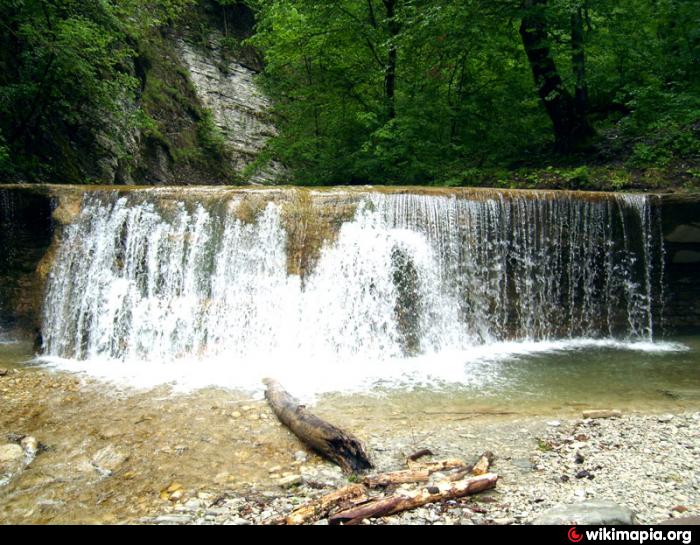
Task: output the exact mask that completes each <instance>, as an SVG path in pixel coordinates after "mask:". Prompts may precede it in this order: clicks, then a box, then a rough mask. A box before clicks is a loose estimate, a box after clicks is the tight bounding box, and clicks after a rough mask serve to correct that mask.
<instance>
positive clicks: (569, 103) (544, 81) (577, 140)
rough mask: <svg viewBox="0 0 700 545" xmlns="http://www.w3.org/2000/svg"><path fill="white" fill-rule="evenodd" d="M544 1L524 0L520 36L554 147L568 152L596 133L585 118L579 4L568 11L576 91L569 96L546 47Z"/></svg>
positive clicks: (583, 143) (574, 149)
mask: <svg viewBox="0 0 700 545" xmlns="http://www.w3.org/2000/svg"><path fill="white" fill-rule="evenodd" d="M547 4H548V0H525V1H524V4H523V8H524V10H525V12H524V14H523V17H522V19H521V22H520V36H521V38H522V42H523V47H524V48H525V52H526V53H527V58H528V60H529V62H530V68H531V69H532V75H533V77H534V79H535V85H536V87H537V92H538V94H539V96H540V99H541V100H542V104H543V105H544V107H545V110H546V111H547V115H549V118H550V119H551V121H552V126H553V128H554V141H555V149H556V151H558V152H559V153H570V152H572V151H577V150H581V149H583V148H585V147H587V146H589V145H590V141H591V138H592V137H593V136H594V134H595V131H594V130H593V127H592V126H591V124H590V123H589V121H588V99H587V91H586V81H585V52H584V44H583V16H582V8H581V6H577V7H576V8H575V9H574V11H573V13H572V15H571V50H572V66H573V69H574V72H575V75H576V91H575V95H574V96H572V95H571V93H569V91H568V90H567V89H566V87H565V86H564V83H563V81H562V78H561V76H560V75H559V72H558V70H557V66H556V64H555V62H554V58H553V56H552V52H551V50H550V47H549V35H548V31H547V18H546V12H545V9H546V8H547Z"/></svg>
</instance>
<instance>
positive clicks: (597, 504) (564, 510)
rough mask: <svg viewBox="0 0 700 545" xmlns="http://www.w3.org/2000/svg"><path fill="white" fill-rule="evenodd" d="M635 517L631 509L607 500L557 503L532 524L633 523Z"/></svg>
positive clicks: (596, 524)
mask: <svg viewBox="0 0 700 545" xmlns="http://www.w3.org/2000/svg"><path fill="white" fill-rule="evenodd" d="M636 523H637V517H636V515H635V513H634V511H632V510H631V509H629V508H628V507H625V506H623V505H618V504H616V503H612V502H607V501H591V502H582V503H574V504H569V505H557V506H556V507H553V508H551V509H549V510H548V511H545V512H544V513H542V514H541V515H539V516H538V517H537V518H535V519H534V520H533V521H532V524H534V525H551V524H557V525H561V524H565V525H569V524H577V525H592V526H605V525H612V524H620V525H633V524H636Z"/></svg>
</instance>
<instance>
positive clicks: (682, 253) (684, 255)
mask: <svg viewBox="0 0 700 545" xmlns="http://www.w3.org/2000/svg"><path fill="white" fill-rule="evenodd" d="M672 262H673V263H674V264H677V265H689V264H691V263H700V252H694V251H693V250H679V251H677V252H676V253H675V254H673V260H672Z"/></svg>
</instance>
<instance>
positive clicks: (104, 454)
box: [90, 445, 129, 477]
mask: <svg viewBox="0 0 700 545" xmlns="http://www.w3.org/2000/svg"><path fill="white" fill-rule="evenodd" d="M128 459H129V457H128V456H127V455H126V454H124V453H122V452H119V451H118V450H117V449H115V448H114V447H113V446H112V445H108V446H106V447H105V448H103V449H101V450H99V451H98V452H97V454H95V456H93V458H92V460H91V461H90V463H91V464H92V466H93V467H94V468H95V469H96V470H97V472H98V473H99V474H100V475H102V476H104V477H109V476H111V475H112V474H113V473H114V472H115V471H117V470H118V469H119V468H120V467H121V465H122V464H123V463H124V462H126V461H127V460H128Z"/></svg>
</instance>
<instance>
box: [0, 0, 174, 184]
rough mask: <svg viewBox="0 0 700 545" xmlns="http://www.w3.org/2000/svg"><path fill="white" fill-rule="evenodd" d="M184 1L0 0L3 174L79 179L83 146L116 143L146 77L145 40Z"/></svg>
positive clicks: (0, 163)
mask: <svg viewBox="0 0 700 545" xmlns="http://www.w3.org/2000/svg"><path fill="white" fill-rule="evenodd" d="M187 3H188V0H158V1H152V2H140V1H137V0H0V25H1V27H2V32H1V33H0V174H2V176H3V178H5V179H8V178H9V179H12V178H13V177H17V178H21V179H30V180H31V179H49V178H50V177H51V176H52V175H60V176H62V177H64V178H65V177H67V178H69V179H75V180H77V179H79V177H80V174H79V173H78V166H77V165H73V166H74V167H75V172H71V164H70V160H71V158H76V159H75V160H76V161H78V160H80V157H79V154H76V153H75V150H76V149H80V150H82V151H85V150H87V151H89V150H91V149H98V151H99V148H100V147H105V146H110V147H115V146H116V148H119V147H120V144H121V142H120V139H122V138H123V135H124V131H123V130H121V129H123V127H124V126H125V125H126V124H127V123H128V120H127V119H125V117H126V116H128V115H129V113H130V108H128V107H127V106H126V104H127V103H128V101H129V100H130V99H133V95H134V93H135V92H136V91H137V88H138V83H139V82H138V79H137V77H136V73H135V69H134V62H133V61H134V58H135V56H136V55H137V52H136V48H137V44H138V40H139V38H140V37H141V36H143V35H144V34H145V33H147V32H148V31H149V29H151V28H153V27H154V26H157V25H161V24H163V23H164V22H167V21H169V20H171V19H172V18H174V17H177V16H178V14H179V13H180V12H181V10H182V9H183V8H184V7H185V5H186V4H187ZM96 134H97V135H99V137H98V138H95V135H96ZM110 152H111V153H113V154H114V153H119V149H116V150H115V149H111V150H110ZM98 154H99V153H98ZM67 163H68V164H67ZM59 164H60V165H61V167H60V168H57V165H59ZM59 181H63V180H59Z"/></svg>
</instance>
